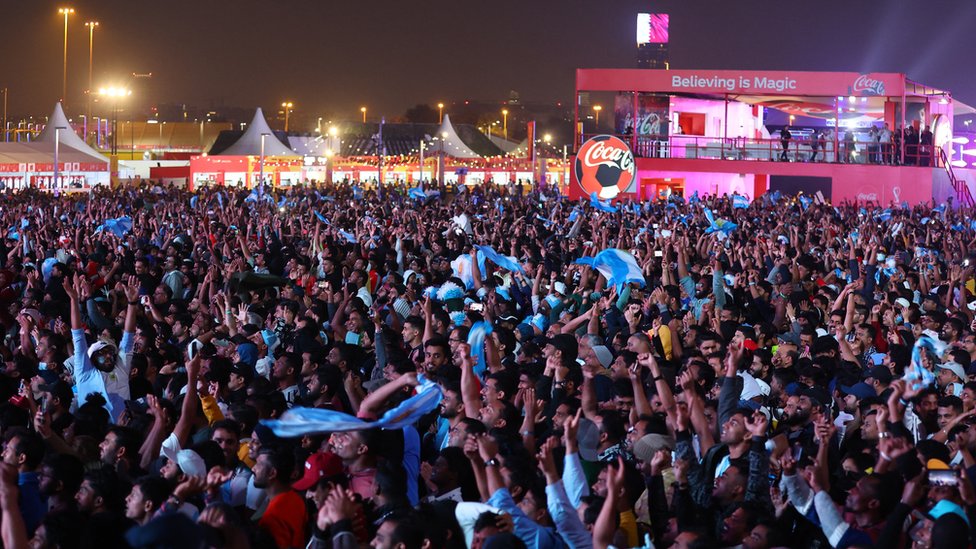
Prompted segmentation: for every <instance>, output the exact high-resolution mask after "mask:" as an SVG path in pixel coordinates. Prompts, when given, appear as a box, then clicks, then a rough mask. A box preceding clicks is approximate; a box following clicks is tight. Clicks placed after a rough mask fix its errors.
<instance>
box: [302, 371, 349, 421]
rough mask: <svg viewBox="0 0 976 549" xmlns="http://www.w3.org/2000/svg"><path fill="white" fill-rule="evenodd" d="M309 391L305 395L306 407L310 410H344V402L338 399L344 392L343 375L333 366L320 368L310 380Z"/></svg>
mask: <svg viewBox="0 0 976 549" xmlns="http://www.w3.org/2000/svg"><path fill="white" fill-rule="evenodd" d="M307 387H308V390H307V391H306V393H305V398H304V399H303V400H304V402H305V406H308V407H310V408H327V409H332V410H342V409H343V408H344V406H343V404H342V401H341V400H340V399H339V398H337V395H338V393H339V391H340V390H342V388H343V386H342V373H341V372H340V371H339V368H337V367H336V366H334V365H332V364H326V365H324V366H320V367H318V368H317V369H316V370H315V371H314V372H312V375H311V376H310V377H309V380H308V386H307Z"/></svg>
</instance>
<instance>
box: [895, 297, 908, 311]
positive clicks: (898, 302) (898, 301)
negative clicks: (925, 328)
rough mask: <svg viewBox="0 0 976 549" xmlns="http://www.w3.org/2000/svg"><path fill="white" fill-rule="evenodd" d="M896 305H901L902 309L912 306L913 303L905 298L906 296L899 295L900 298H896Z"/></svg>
mask: <svg viewBox="0 0 976 549" xmlns="http://www.w3.org/2000/svg"><path fill="white" fill-rule="evenodd" d="M895 305H898V306H899V307H901V308H902V309H907V308H909V307H910V306H911V305H912V304H911V302H909V301H908V300H907V299H905V298H904V297H899V298H898V299H896V300H895Z"/></svg>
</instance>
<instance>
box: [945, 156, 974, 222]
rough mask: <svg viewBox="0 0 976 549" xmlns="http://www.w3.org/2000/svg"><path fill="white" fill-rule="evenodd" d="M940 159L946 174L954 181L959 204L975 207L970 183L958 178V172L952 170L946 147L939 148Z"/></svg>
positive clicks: (953, 186)
mask: <svg viewBox="0 0 976 549" xmlns="http://www.w3.org/2000/svg"><path fill="white" fill-rule="evenodd" d="M939 159H940V160H941V162H942V165H943V166H944V167H945V171H946V174H947V175H948V176H949V182H950V183H952V188H953V190H955V191H956V199H957V200H959V204H960V205H962V206H966V207H969V208H971V207H973V206H974V205H976V201H974V200H973V195H972V193H971V192H970V191H969V184H968V183H966V181H965V180H959V179H956V174H955V172H954V171H953V170H952V162H949V157H948V156H947V155H946V152H945V149H943V148H941V147H940V148H939Z"/></svg>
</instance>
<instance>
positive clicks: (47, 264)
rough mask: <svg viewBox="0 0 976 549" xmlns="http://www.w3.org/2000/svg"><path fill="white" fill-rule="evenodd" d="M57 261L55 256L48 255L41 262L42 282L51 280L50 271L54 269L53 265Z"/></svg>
mask: <svg viewBox="0 0 976 549" xmlns="http://www.w3.org/2000/svg"><path fill="white" fill-rule="evenodd" d="M57 262H58V259H57V258H56V257H49V258H47V259H45V260H44V263H41V277H42V278H43V279H44V283H45V284H47V283H48V281H49V280H51V272H52V271H54V265H55V264H56V263H57Z"/></svg>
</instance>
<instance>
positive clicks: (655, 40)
mask: <svg viewBox="0 0 976 549" xmlns="http://www.w3.org/2000/svg"><path fill="white" fill-rule="evenodd" d="M667 43H668V14H666V13H638V14H637V44H638V45H640V44H667Z"/></svg>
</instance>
